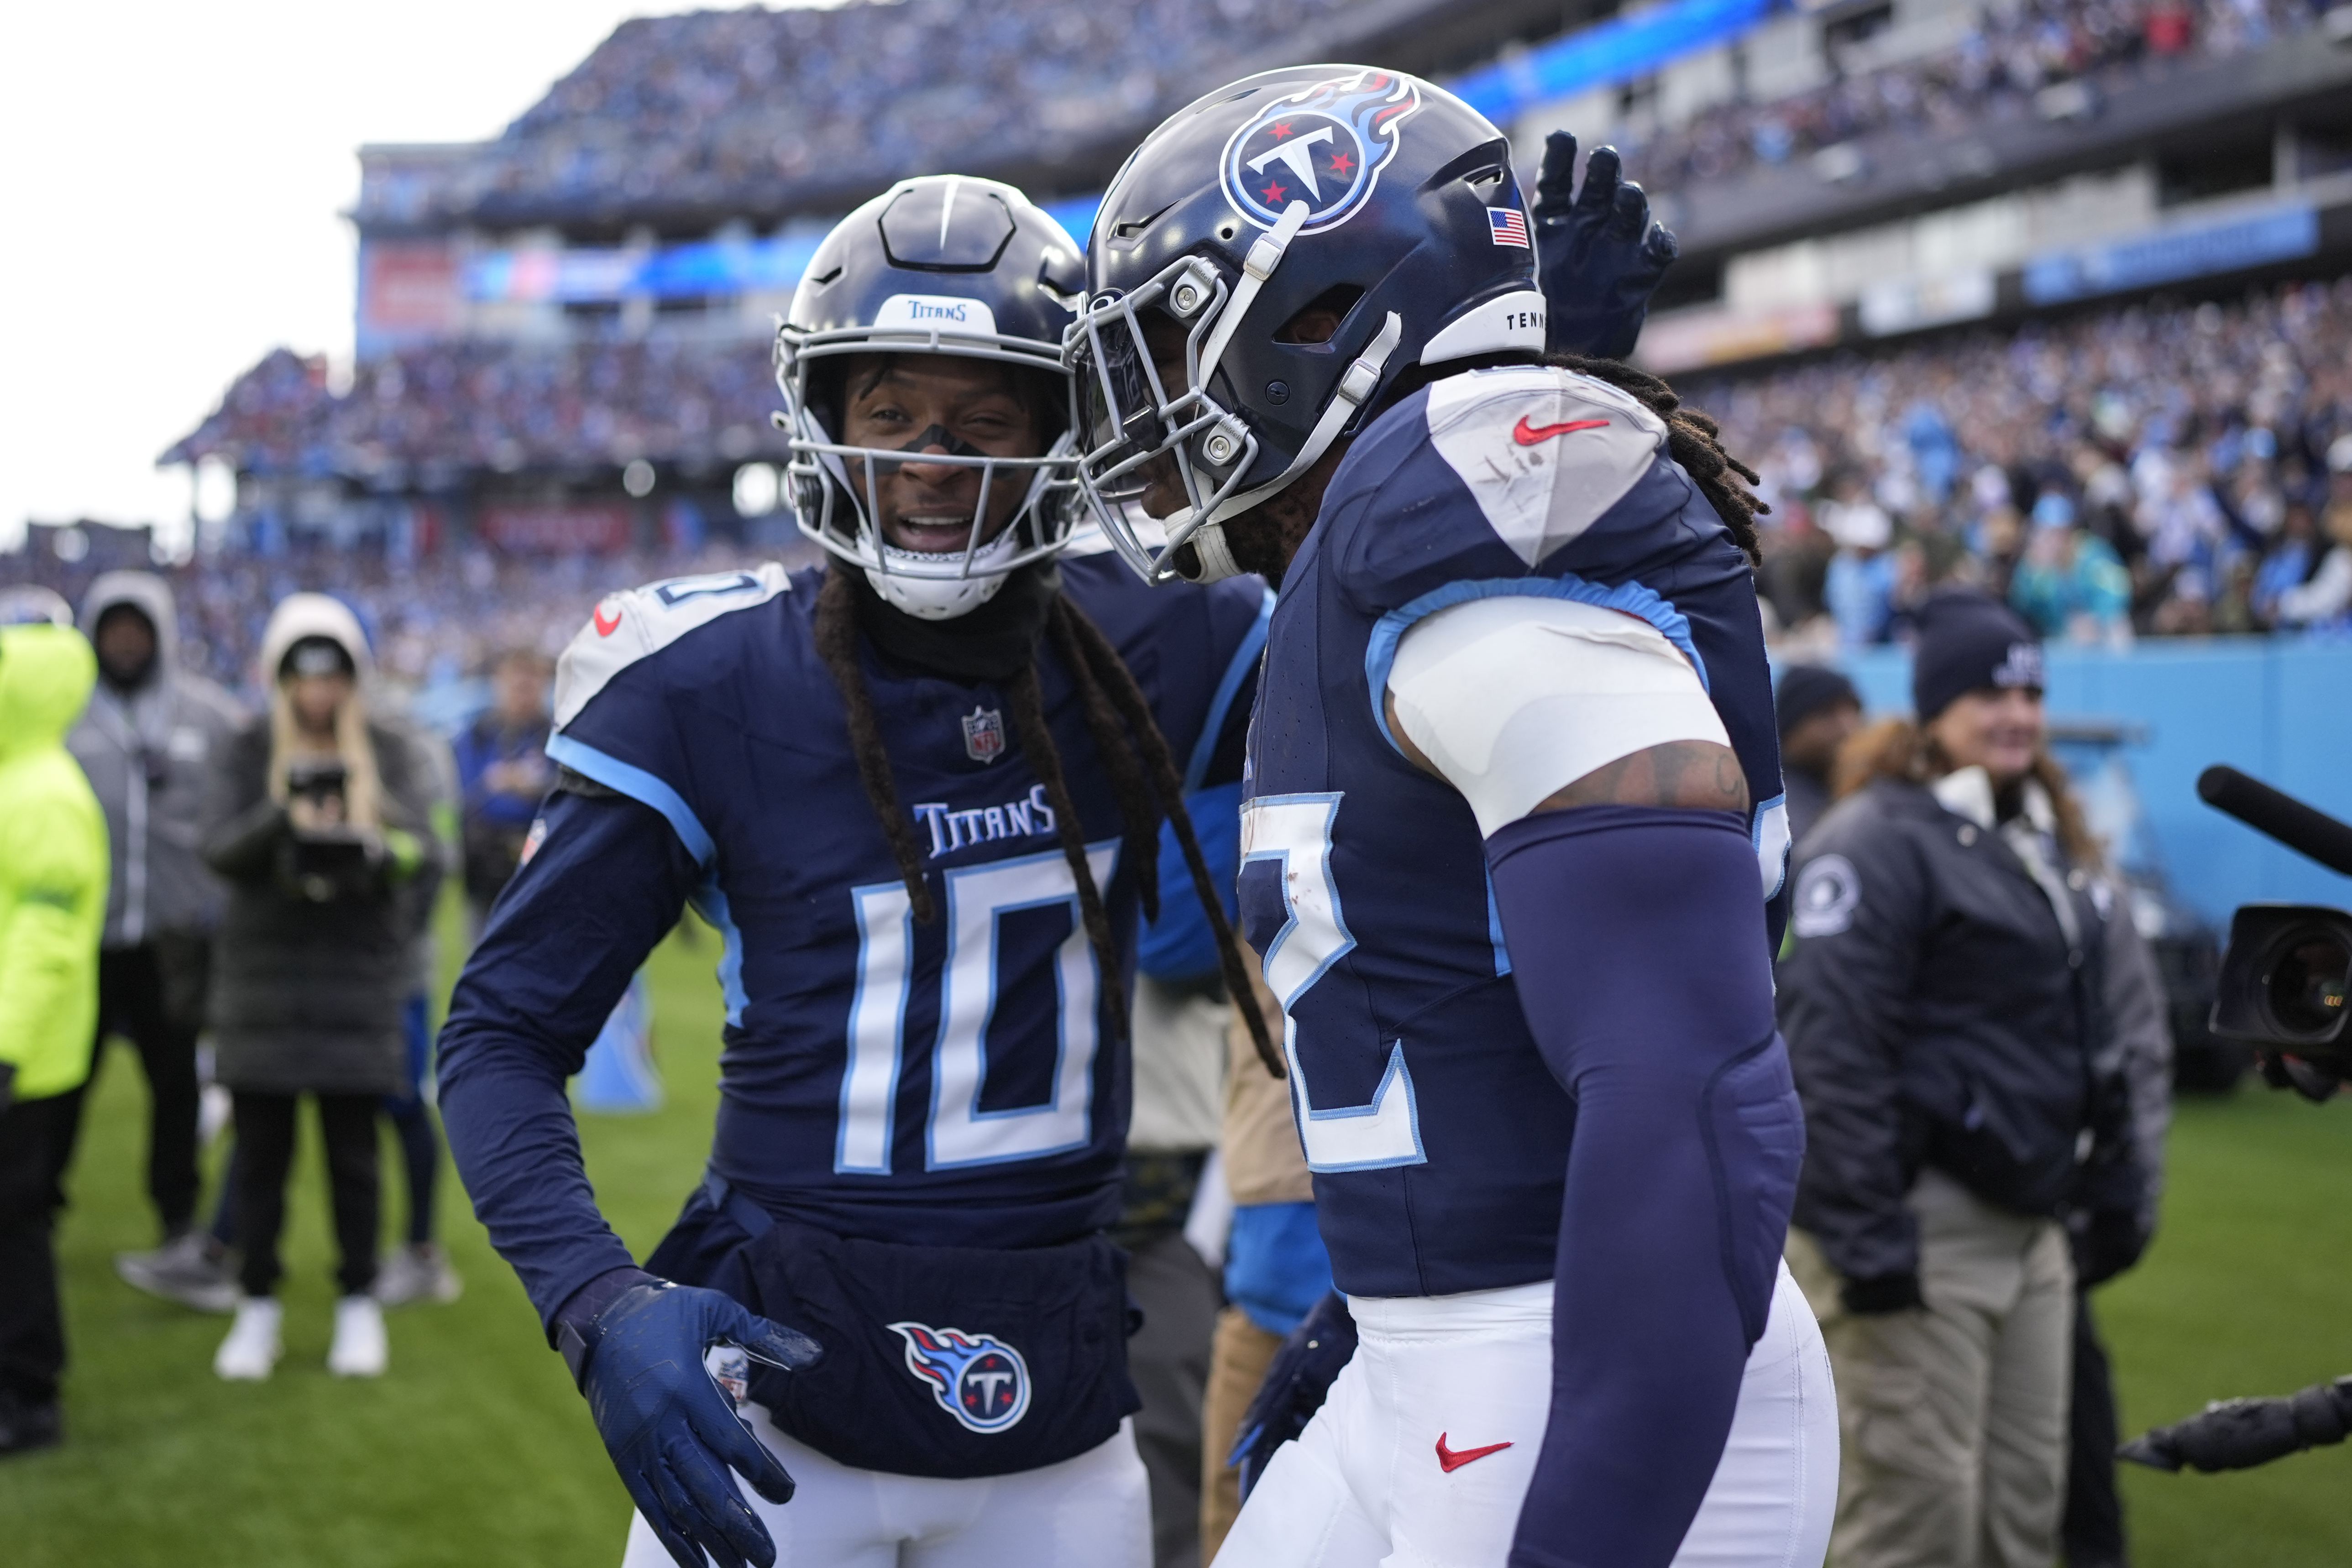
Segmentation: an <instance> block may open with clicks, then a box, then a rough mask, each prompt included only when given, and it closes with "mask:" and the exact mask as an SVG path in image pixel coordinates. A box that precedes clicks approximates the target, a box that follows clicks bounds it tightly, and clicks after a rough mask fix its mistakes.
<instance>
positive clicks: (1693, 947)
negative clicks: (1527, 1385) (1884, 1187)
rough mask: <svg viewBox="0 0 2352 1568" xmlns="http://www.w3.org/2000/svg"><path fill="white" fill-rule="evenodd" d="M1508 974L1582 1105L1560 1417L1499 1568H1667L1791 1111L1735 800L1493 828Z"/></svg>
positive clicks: (1756, 1289) (1567, 1217) (1719, 1441)
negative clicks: (1726, 806)
mask: <svg viewBox="0 0 2352 1568" xmlns="http://www.w3.org/2000/svg"><path fill="white" fill-rule="evenodd" d="M1486 852H1487V861H1488V864H1489V866H1490V868H1491V870H1492V873H1493V875H1494V882H1495V904H1496V912H1497V913H1498V914H1499V915H1500V916H1501V918H1502V923H1503V935H1504V939H1505V941H1506V942H1507V944H1508V946H1509V948H1510V953H1511V972H1512V977H1513V978H1514V979H1515V980H1516V981H1517V986H1518V991H1519V1000H1520V1004H1521V1006H1522V1007H1524V1008H1525V1009H1526V1011H1527V1017H1528V1026H1529V1028H1530V1029H1531V1030H1533V1032H1534V1034H1535V1037H1536V1041H1537V1044H1538V1047H1539V1048H1540V1049H1541V1050H1542V1051H1543V1054H1544V1059H1545V1061H1547V1062H1548V1063H1549V1065H1550V1067H1551V1070H1552V1071H1553V1072H1554V1073H1556V1074H1557V1075H1558V1076H1559V1081H1560V1082H1561V1083H1562V1084H1563V1085H1564V1086H1565V1087H1566V1088H1567V1090H1568V1092H1569V1093H1570V1095H1571V1096H1572V1097H1573V1098H1574V1100H1575V1102H1576V1130H1575V1137H1574V1139H1573V1141H1572V1142H1571V1143H1570V1148H1569V1163H1568V1187H1567V1196H1566V1198H1565V1200H1564V1203H1563V1206H1562V1210H1561V1214H1560V1227H1559V1255H1558V1260H1557V1265H1556V1267H1557V1273H1556V1276H1555V1284H1554V1287H1553V1291H1554V1295H1553V1303H1554V1304H1553V1320H1552V1384H1551V1416H1550V1421H1549V1426H1548V1427H1547V1428H1546V1431H1545V1434H1544V1444H1543V1451H1542V1453H1541V1455H1540V1456H1539V1458H1538V1460H1537V1465H1536V1473H1535V1479H1534V1480H1533V1481H1532V1483H1531V1484H1530V1485H1529V1487H1528V1494H1527V1500H1526V1503H1525V1504H1524V1506H1523V1507H1522V1509H1521V1511H1520V1514H1519V1524H1518V1533H1517V1537H1516V1539H1515V1540H1514V1542H1513V1543H1512V1548H1511V1556H1510V1563H1511V1568H1666V1564H1667V1563H1670V1562H1672V1560H1673V1558H1674V1556H1675V1552H1676V1551H1677V1550H1678V1549H1679V1548H1680V1546H1681V1544H1682V1539H1683V1536H1684V1535H1685V1533H1686V1532H1687V1531H1688V1530H1689V1528H1690V1522H1691V1520H1692V1518H1693V1517H1694V1516H1695V1515H1696V1513H1697V1511H1698V1506H1699V1502H1700V1500H1702V1499H1703V1498H1704V1497H1705V1496H1706V1489H1707V1484H1708V1482H1709V1481H1710V1480H1712V1479H1713V1478H1714V1475H1715V1468H1716V1464H1717V1460H1718V1459H1719V1458H1721V1457H1722V1452H1723V1445H1724V1440H1725V1438H1726V1437H1727V1435H1728V1434H1729V1432H1730V1428H1731V1417H1732V1412H1733V1410H1734V1408H1735V1407H1736V1406H1737V1405H1738V1396H1739V1385H1740V1378H1741V1375H1742V1373H1743V1371H1744V1370H1745V1368H1746V1365H1747V1360H1748V1350H1749V1348H1750V1347H1751V1346H1752V1345H1753V1344H1754V1343H1755V1341H1756V1340H1757V1338H1758V1337H1759V1335H1760V1334H1761V1333H1763V1329H1764V1322H1765V1317H1766V1315H1767V1313H1768V1312H1769V1308H1770V1304H1771V1299H1772V1288H1773V1284H1774V1282H1775V1280H1776V1278H1777V1275H1778V1271H1779V1267H1780V1244H1781V1239H1782V1236H1783V1234H1784V1232H1785V1230H1786V1228H1787V1226H1788V1220H1789V1206H1790V1200H1791V1198H1792V1197H1793V1195H1794V1193H1795V1190H1796V1181H1797V1167H1798V1166H1799V1164H1800V1162H1801V1159H1802V1156H1803V1152H1804V1124H1803V1119H1802V1115H1801V1112H1800V1111H1799V1109H1798V1105H1797V1099H1796V1091H1795V1088H1794V1086H1793V1084H1792V1083H1791V1082H1790V1076H1789V1064H1788V1057H1787V1053H1786V1052H1785V1051H1783V1049H1782V1047H1781V1044H1780V1037H1779V1035H1778V1034H1776V1033H1775V1032H1774V1030H1773V1023H1772V981H1771V968H1770V959H1769V955H1768V954H1767V952H1766V950H1765V946H1764V935H1763V923H1762V922H1761V921H1760V920H1759V918H1758V912H1757V888H1756V856H1755V852H1754V851H1753V849H1752V847H1751V846H1750V845H1749V842H1748V833H1747V831H1746V827H1745V825H1744V824H1743V823H1742V822H1741V821H1739V819H1738V818H1737V817H1734V816H1732V815H1730V814H1728V813H1725V812H1717V811H1699V810H1664V809H1659V808H1647V807H1631V806H1587V807H1580V808H1575V809H1572V810H1562V811H1544V812H1538V814H1536V815H1534V816H1532V817H1528V818H1525V819H1523V820H1521V821H1517V822H1512V823H1510V824H1508V825H1507V826H1505V827H1504V828H1502V829H1501V830H1499V831H1497V832H1496V834H1495V835H1494V837H1492V838H1491V839H1489V840H1487V841H1486Z"/></svg>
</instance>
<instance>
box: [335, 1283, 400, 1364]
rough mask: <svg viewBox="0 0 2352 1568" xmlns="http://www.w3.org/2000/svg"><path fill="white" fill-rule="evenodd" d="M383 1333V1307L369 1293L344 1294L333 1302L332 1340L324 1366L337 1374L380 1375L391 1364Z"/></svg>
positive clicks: (390, 1351) (388, 1348)
mask: <svg viewBox="0 0 2352 1568" xmlns="http://www.w3.org/2000/svg"><path fill="white" fill-rule="evenodd" d="M391 1361H392V1347H391V1346H390V1345H389V1344H388V1343H386V1342H385V1340H384V1337H383V1307H382V1306H381V1305H379V1304H378V1303H377V1301H376V1299H375V1298H374V1297H373V1296H345V1297H344V1298H343V1299H342V1300H341V1301H337V1302H336V1303H335V1343H334V1344H333V1345H332V1346H331V1347H330V1348H329V1350H328V1352H327V1370H328V1371H329V1372H331V1373H333V1374H334V1375H336V1376H337V1377H381V1376H383V1369H384V1368H385V1367H386V1366H387V1365H389V1364H391Z"/></svg>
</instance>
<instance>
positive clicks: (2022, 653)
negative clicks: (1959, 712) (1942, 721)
mask: <svg viewBox="0 0 2352 1568" xmlns="http://www.w3.org/2000/svg"><path fill="white" fill-rule="evenodd" d="M1914 620H1915V622H1916V625H1917V626H1918V628H1919V640H1918V642H1917V643H1916V644H1915V645H1914V647H1913V649H1912V653H1911V706H1912V707H1913V709H1914V710H1916V712H1917V714H1918V716H1919V722H1920V723H1921V724H1926V723H1927V721H1928V720H1930V719H1932V718H1934V717H1935V716H1937V714H1939V713H1942V712H1943V711H1944V710H1945V709H1946V708H1948V707H1949V706H1952V699H1953V698H1955V697H1958V696H1960V695H1965V694H1966V693H1969V692H1973V691H1979V690H1982V689H1983V688H1985V687H1987V686H1994V687H2010V686H2026V687H2030V688H2031V689H2032V690H2034V691H2037V692H2038V691H2040V690H2041V689H2042V685H2043V682H2042V640H2041V639H2040V638H2039V637H2037V636H2036V635H2035V634H2034V632H2033V628H2032V627H2031V626H2028V625H2027V624H2026V623H2025V622H2023V621H2022V620H2021V619H2020V618H2019V617H2018V615H2017V613H2016V612H2014V611H2012V610H2011V609H2010V607H2009V606H2008V605H2006V604H2003V603H2002V602H2001V601H2000V600H1998V599H1995V598H1993V597H1992V596H1991V595H1990V594H1987V593H1980V592H1979V591H1976V590H1975V589H1972V588H1959V589H1951V590H1948V591H1945V592H1942V593H1937V594H1934V595H1931V596H1930V597H1929V598H1928V599H1927V601H1926V602H1924V603H1922V604H1921V605H1920V606H1919V608H1918V610H1917V611H1916V612H1915V614H1914Z"/></svg>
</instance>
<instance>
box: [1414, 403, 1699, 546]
mask: <svg viewBox="0 0 2352 1568" xmlns="http://www.w3.org/2000/svg"><path fill="white" fill-rule="evenodd" d="M1428 417H1429V439H1430V444H1432V445H1433V446H1435V447H1436V448H1437V454H1438V455H1439V456H1441V457H1443V458H1444V459H1445V461H1446V463H1447V464H1448V465H1450V466H1451V467H1452V468H1453V470H1454V473H1455V474H1457V475H1459V476H1461V478H1462V483H1463V485H1464V486H1465V487H1467V488H1468V490H1469V492H1470V494H1471V496H1472V497H1474V498H1475V499H1476V501H1477V503H1478V509H1479V510H1480V511H1481V512H1483V513H1485V514H1486V522H1487V524H1488V526H1489V527H1491V528H1493V529H1494V530H1495V532H1496V534H1498V535H1500V536H1501V538H1502V540H1503V542H1504V543H1505V544H1507V545H1509V546H1510V547H1511V549H1514V550H1516V551H1517V552H1518V556H1519V559H1521V560H1524V561H1526V562H1527V563H1528V565H1529V566H1533V565H1535V564H1536V563H1537V562H1538V561H1539V560H1541V559H1543V558H1544V557H1546V556H1548V555H1549V554H1550V553H1551V552H1552V551H1553V550H1555V549H1559V547H1560V546H1561V545H1564V544H1566V543H1568V542H1569V540H1570V539H1572V538H1576V537H1577V535H1579V534H1580V533H1582V532H1583V531H1584V530H1585V529H1587V528H1591V526H1592V525H1593V524H1594V523H1595V522H1598V521H1599V520H1600V518H1601V515H1602V514H1603V513H1605V512H1607V511H1608V510H1609V508H1610V507H1613V506H1615V505H1616V504H1617V503H1618V502H1619V501H1620V500H1622V499H1623V498H1624V496H1625V493H1626V492H1627V491H1629V490H1631V489H1632V488H1633V486H1634V485H1635V484H1636V483H1637V482H1639V481H1640V479H1641V477H1642V476H1643V475H1644V474H1646V473H1648V472H1649V471H1650V465H1651V464H1653V463H1654V462H1655V461H1656V460H1657V459H1658V457H1659V455H1661V454H1662V453H1664V451H1665V445H1666V425H1665V422H1664V420H1662V419H1660V418H1659V417H1658V416H1657V415H1656V414H1654V413H1651V412H1650V410H1649V409H1648V407H1647V406H1645V405H1644V404H1643V402H1641V400H1639V399H1638V398H1635V397H1633V396H1632V395H1631V394H1630V393H1627V392H1620V391H1618V390H1617V389H1616V388H1615V387H1612V386H1611V385H1609V384H1608V383H1607V382H1598V381H1595V380H1593V379H1592V378H1591V376H1586V375H1579V374H1578V373H1577V372H1576V371H1564V370H1560V369H1558V368H1556V367H1554V366H1550V365H1514V366H1511V367H1509V368H1507V369H1504V370H1494V371H1470V372H1468V373H1467V374H1465V375H1458V376H1447V377H1445V378H1444V380H1442V381H1439V382H1436V383H1435V384H1433V386H1431V388H1430V389H1429V415H1428Z"/></svg>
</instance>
